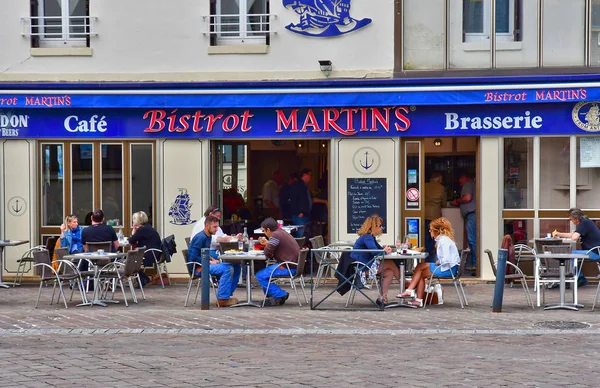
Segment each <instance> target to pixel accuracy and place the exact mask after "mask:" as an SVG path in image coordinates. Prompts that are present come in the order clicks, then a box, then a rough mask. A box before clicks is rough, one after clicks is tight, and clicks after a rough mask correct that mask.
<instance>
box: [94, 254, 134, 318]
mask: <svg viewBox="0 0 600 388" xmlns="http://www.w3.org/2000/svg"><path fill="white" fill-rule="evenodd" d="M144 251H145V248H137V249H132V250H130V251H128V252H127V257H125V261H124V262H119V261H113V262H111V263H108V264H106V265H105V266H104V267H102V268H101V269H100V270H99V271H98V275H97V279H98V284H99V287H100V290H96V292H99V293H100V294H99V295H106V294H108V286H109V285H110V284H112V283H113V280H114V281H116V282H117V283H118V285H119V286H120V287H121V292H122V293H123V300H124V302H125V306H126V307H129V304H128V303H127V295H126V294H125V286H124V284H123V281H124V280H125V281H127V283H128V285H129V291H130V292H131V297H132V298H133V302H134V303H137V302H138V300H137V295H136V294H135V289H134V287H133V279H137V281H138V283H139V284H140V286H141V284H142V283H141V281H140V278H139V276H140V274H139V272H140V271H141V270H142V266H143V265H144ZM115 290H116V287H115V286H113V287H112V295H113V296H112V297H113V298H114V295H115ZM142 293H143V289H142ZM100 299H104V298H103V297H102V296H101V298H100Z"/></svg>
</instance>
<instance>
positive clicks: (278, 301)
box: [265, 292, 290, 307]
mask: <svg viewBox="0 0 600 388" xmlns="http://www.w3.org/2000/svg"><path fill="white" fill-rule="evenodd" d="M289 297H290V294H289V293H288V292H286V293H285V295H284V296H282V297H281V298H273V297H272V296H270V297H268V298H267V299H266V300H265V307H271V306H282V305H283V304H285V301H286V300H288V298H289Z"/></svg>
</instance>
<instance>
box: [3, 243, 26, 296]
mask: <svg viewBox="0 0 600 388" xmlns="http://www.w3.org/2000/svg"><path fill="white" fill-rule="evenodd" d="M28 242H29V240H0V287H4V288H8V285H7V284H5V283H3V282H2V269H3V268H4V267H5V266H6V261H5V260H4V247H15V246H17V245H22V244H27V243H28Z"/></svg>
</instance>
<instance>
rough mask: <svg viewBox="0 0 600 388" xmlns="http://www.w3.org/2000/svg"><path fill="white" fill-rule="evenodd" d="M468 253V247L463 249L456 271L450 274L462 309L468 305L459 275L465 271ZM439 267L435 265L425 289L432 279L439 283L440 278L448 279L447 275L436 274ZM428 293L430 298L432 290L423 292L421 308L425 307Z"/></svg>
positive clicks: (469, 252) (469, 250) (469, 251)
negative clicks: (423, 298)
mask: <svg viewBox="0 0 600 388" xmlns="http://www.w3.org/2000/svg"><path fill="white" fill-rule="evenodd" d="M470 254H471V249H469V248H467V249H463V251H462V252H461V254H460V264H459V266H458V272H457V273H456V275H454V274H452V283H453V284H454V288H455V289H456V294H457V295H458V301H459V302H460V308H462V309H464V308H465V306H468V305H469V302H468V301H467V294H466V293H465V289H464V287H463V284H462V281H461V277H462V275H463V274H464V272H465V267H466V265H467V257H469V255H470ZM441 268H442V267H437V268H436V269H435V270H434V271H433V274H432V275H431V277H430V278H429V284H425V289H426V290H428V289H430V287H431V286H432V284H433V282H434V281H437V282H438V283H439V280H440V279H450V278H448V277H439V276H437V275H436V273H438V274H439V273H440V272H442V270H441ZM451 273H452V272H451ZM429 295H431V298H432V299H433V292H430V293H427V294H425V300H424V301H423V308H425V306H427V300H428V298H429Z"/></svg>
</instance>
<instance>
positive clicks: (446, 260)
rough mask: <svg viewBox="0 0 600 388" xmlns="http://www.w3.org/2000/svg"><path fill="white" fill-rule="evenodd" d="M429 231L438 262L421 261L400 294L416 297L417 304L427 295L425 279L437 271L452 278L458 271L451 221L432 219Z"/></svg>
mask: <svg viewBox="0 0 600 388" xmlns="http://www.w3.org/2000/svg"><path fill="white" fill-rule="evenodd" d="M429 233H431V238H433V239H434V240H435V243H436V247H437V248H436V253H437V262H435V263H420V264H419V265H417V267H416V268H415V272H414V275H413V278H412V281H411V282H410V284H409V285H408V288H407V289H406V291H404V292H403V293H402V294H400V295H398V297H399V298H400V297H402V298H411V297H412V298H415V299H414V300H413V301H411V303H412V304H413V305H415V306H422V305H423V296H424V295H425V279H427V278H429V277H431V276H432V274H433V273H435V276H437V277H448V278H451V277H452V276H453V275H456V273H457V272H458V266H459V264H460V256H459V254H458V248H457V247H456V243H455V242H454V230H453V229H452V225H451V224H450V221H448V220H447V219H446V218H444V217H440V218H437V219H435V220H433V221H431V224H430V225H429Z"/></svg>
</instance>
